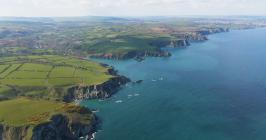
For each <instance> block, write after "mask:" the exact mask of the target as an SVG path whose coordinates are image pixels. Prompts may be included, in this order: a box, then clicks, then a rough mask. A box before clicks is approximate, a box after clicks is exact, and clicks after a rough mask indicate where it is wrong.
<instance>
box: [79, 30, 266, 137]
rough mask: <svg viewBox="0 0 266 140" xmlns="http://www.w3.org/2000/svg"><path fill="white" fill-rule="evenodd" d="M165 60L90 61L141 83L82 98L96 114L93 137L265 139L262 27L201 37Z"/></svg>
mask: <svg viewBox="0 0 266 140" xmlns="http://www.w3.org/2000/svg"><path fill="white" fill-rule="evenodd" d="M168 51H170V52H171V53H172V56H171V57H169V58H146V59H145V61H143V62H136V61H134V60H125V61H117V60H98V61H100V62H104V63H107V64H109V65H112V66H114V67H115V69H117V70H118V71H119V74H122V75H125V76H127V77H129V78H131V79H132V80H133V81H134V80H143V82H142V83H141V84H128V85H126V86H124V87H122V89H121V90H120V91H119V92H118V93H116V94H115V95H114V96H112V97H111V98H110V99H107V100H105V101H98V100H92V101H91V100H90V101H84V102H83V103H82V104H83V105H85V106H87V107H89V108H94V109H99V112H98V113H96V114H97V115H98V116H99V117H100V118H101V120H102V126H101V128H100V130H99V132H97V134H96V140H265V139H266V29H265V28H260V29H252V30H233V31H230V32H229V33H219V34H214V35H210V36H209V40H208V41H206V42H202V43H193V44H192V45H191V46H189V47H188V48H186V49H177V48H176V49H168Z"/></svg>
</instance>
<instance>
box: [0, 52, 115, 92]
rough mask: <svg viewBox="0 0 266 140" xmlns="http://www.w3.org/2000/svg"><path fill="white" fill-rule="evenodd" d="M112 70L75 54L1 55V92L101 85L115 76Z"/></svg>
mask: <svg viewBox="0 0 266 140" xmlns="http://www.w3.org/2000/svg"><path fill="white" fill-rule="evenodd" d="M108 69H109V68H108V67H103V66H101V65H100V64H98V63H95V62H91V61H88V60H82V59H77V58H73V57H62V56H55V55H43V56H33V55H32V56H18V57H1V60H0V95H2V96H6V95H9V94H7V93H8V92H9V91H10V92H11V91H12V92H14V91H16V94H18V95H19V94H24V95H27V94H30V95H33V93H34V94H42V95H43V94H45V93H49V90H52V89H54V88H62V89H63V88H67V87H71V86H75V85H79V84H84V85H95V84H100V83H103V82H105V81H108V80H109V79H110V78H112V77H113V76H112V75H109V74H108ZM47 89H49V90H47ZM10 95H12V94H10Z"/></svg>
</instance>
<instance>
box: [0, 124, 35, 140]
mask: <svg viewBox="0 0 266 140" xmlns="http://www.w3.org/2000/svg"><path fill="white" fill-rule="evenodd" d="M29 128H30V126H21V127H11V126H6V125H0V136H1V137H0V140H28V137H27V134H28V132H29V131H28V130H29Z"/></svg>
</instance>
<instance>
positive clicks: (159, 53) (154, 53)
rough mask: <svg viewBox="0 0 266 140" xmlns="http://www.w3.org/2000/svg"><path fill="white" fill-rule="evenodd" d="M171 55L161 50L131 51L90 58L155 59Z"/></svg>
mask: <svg viewBox="0 0 266 140" xmlns="http://www.w3.org/2000/svg"><path fill="white" fill-rule="evenodd" d="M170 55H171V54H170V53H168V52H165V51H162V50H160V49H158V50H153V51H129V52H126V53H119V54H116V53H113V54H112V53H103V54H94V55H91V56H90V57H92V58H104V59H116V60H118V59H132V58H135V57H144V56H154V57H168V56H170Z"/></svg>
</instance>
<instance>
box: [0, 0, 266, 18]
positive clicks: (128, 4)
mask: <svg viewBox="0 0 266 140" xmlns="http://www.w3.org/2000/svg"><path fill="white" fill-rule="evenodd" d="M252 14H255V15H266V1H265V0H0V16H85V15H106V16H108V15H111V16H148V15H252Z"/></svg>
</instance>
